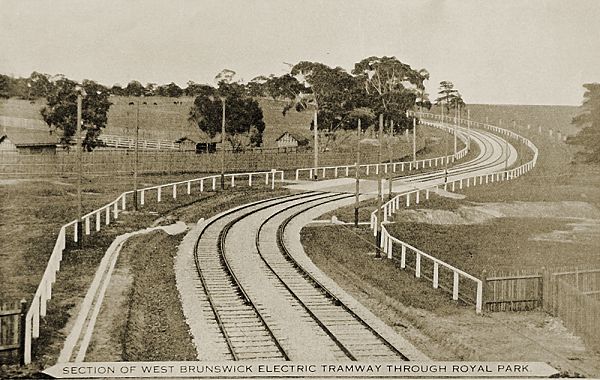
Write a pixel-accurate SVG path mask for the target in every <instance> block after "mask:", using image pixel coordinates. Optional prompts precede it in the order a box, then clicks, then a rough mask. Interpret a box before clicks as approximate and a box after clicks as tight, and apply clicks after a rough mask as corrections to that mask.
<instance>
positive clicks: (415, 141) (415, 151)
mask: <svg viewBox="0 0 600 380" xmlns="http://www.w3.org/2000/svg"><path fill="white" fill-rule="evenodd" d="M412 145H413V147H412V148H413V161H414V162H417V118H416V117H414V116H413V144H412Z"/></svg>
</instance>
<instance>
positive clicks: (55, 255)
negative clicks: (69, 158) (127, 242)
mask: <svg viewBox="0 0 600 380" xmlns="http://www.w3.org/2000/svg"><path fill="white" fill-rule="evenodd" d="M283 176H284V174H283V171H282V170H275V169H273V170H271V171H264V172H248V173H230V174H225V177H226V178H227V180H228V181H229V182H230V185H231V187H235V186H236V179H237V181H238V184H239V181H240V180H243V181H244V183H246V180H247V181H248V182H247V183H248V186H252V184H253V179H254V180H255V181H262V180H263V177H264V182H265V184H266V185H269V183H270V184H271V189H274V188H275V180H276V178H277V177H279V178H280V181H283V179H284V178H283ZM219 178H220V175H213V176H208V177H202V178H194V179H190V180H186V181H180V182H173V183H168V184H164V185H157V186H151V187H145V188H143V189H138V200H139V202H140V204H141V205H144V204H145V203H146V202H145V196H146V195H147V194H148V192H154V191H156V201H157V202H161V200H162V195H163V189H169V190H170V192H171V196H172V197H173V199H177V195H178V188H180V187H183V188H184V191H185V193H186V194H188V195H190V194H191V193H192V190H193V189H195V188H197V189H198V191H199V192H200V193H201V192H203V191H204V189H205V187H204V185H205V183H207V184H208V186H210V187H211V188H212V190H216V188H217V180H218V179H219ZM254 183H256V182H254ZM193 185H194V186H193ZM128 199H130V200H131V201H133V191H126V192H124V193H122V194H121V195H120V196H119V197H118V198H117V199H115V200H114V201H112V202H110V203H108V204H106V205H104V206H102V207H100V208H98V209H96V210H94V211H91V212H89V213H87V214H85V215H84V216H82V218H81V223H82V227H81V230H82V233H84V234H85V235H90V234H91V233H92V230H94V231H100V229H101V228H102V225H103V224H104V225H109V224H110V223H111V220H115V219H117V218H118V217H119V213H120V212H122V211H125V210H126V207H127V202H128ZM92 223H93V224H94V225H93V226H92ZM77 224H78V223H77V220H74V221H72V222H70V223H67V224H65V225H64V226H62V227H61V228H60V231H59V233H58V237H57V238H56V242H55V244H54V249H53V250H52V254H51V255H50V259H49V260H48V265H47V266H46V270H45V271H44V275H43V276H42V279H41V281H40V283H39V285H38V287H37V290H36V292H35V294H34V296H33V300H32V301H31V306H30V307H29V310H28V311H27V315H26V317H25V364H28V363H31V343H32V339H33V338H38V337H39V334H40V317H44V316H46V306H47V303H48V301H49V300H50V299H51V298H52V284H53V283H54V282H55V281H56V273H57V272H58V271H59V270H60V263H61V261H62V255H63V251H64V249H65V247H66V242H67V236H68V230H71V231H72V232H71V233H72V237H73V241H74V242H78V241H79V240H80V236H79V228H77Z"/></svg>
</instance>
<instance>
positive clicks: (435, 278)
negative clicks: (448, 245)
mask: <svg viewBox="0 0 600 380" xmlns="http://www.w3.org/2000/svg"><path fill="white" fill-rule="evenodd" d="M438 276H439V268H438V263H437V261H434V262H433V288H434V289H437V288H438V281H439V277H438Z"/></svg>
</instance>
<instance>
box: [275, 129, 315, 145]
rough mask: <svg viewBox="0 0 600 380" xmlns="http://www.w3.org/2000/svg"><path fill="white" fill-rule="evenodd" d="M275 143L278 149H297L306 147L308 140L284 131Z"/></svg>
mask: <svg viewBox="0 0 600 380" xmlns="http://www.w3.org/2000/svg"><path fill="white" fill-rule="evenodd" d="M275 141H276V142H277V147H278V148H297V147H300V146H306V145H308V143H309V140H308V139H307V138H306V137H304V136H300V135H298V134H296V133H291V132H288V131H285V132H284V133H283V134H282V135H281V136H279V137H278V138H277V139H276V140H275Z"/></svg>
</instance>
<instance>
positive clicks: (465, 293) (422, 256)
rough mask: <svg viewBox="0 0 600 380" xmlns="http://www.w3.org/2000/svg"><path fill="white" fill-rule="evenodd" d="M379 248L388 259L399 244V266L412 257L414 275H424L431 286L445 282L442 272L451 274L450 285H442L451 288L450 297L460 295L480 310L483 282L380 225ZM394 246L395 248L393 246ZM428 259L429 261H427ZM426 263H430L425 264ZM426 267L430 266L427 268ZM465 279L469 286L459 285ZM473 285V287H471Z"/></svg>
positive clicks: (438, 286)
mask: <svg viewBox="0 0 600 380" xmlns="http://www.w3.org/2000/svg"><path fill="white" fill-rule="evenodd" d="M380 244H381V248H382V250H383V252H384V253H385V254H386V255H387V258H388V259H393V258H394V252H396V248H397V247H398V246H399V248H400V267H401V268H402V269H404V268H406V267H407V261H409V258H411V257H412V258H414V260H413V262H414V266H412V267H413V268H414V271H415V277H416V278H421V277H425V278H428V279H430V280H431V282H432V285H433V288H434V289H438V288H440V287H442V285H443V284H445V283H446V281H444V279H445V278H447V276H444V274H450V276H451V285H449V284H446V285H445V286H444V287H446V288H448V289H451V291H452V299H453V300H458V299H459V297H461V295H462V297H461V298H462V299H463V300H465V301H468V302H473V303H475V311H476V312H477V313H481V312H482V300H483V282H482V281H481V280H480V279H478V278H476V277H474V276H472V275H470V274H468V273H467V272H464V271H462V270H460V269H458V268H456V267H454V266H452V265H450V264H448V263H445V262H444V261H442V260H440V259H438V258H435V257H433V256H431V255H429V254H427V253H425V252H423V251H421V250H420V249H418V248H415V247H413V246H412V245H410V244H407V243H405V242H403V241H401V240H399V239H398V238H395V237H394V236H392V235H390V233H389V232H388V231H387V229H386V228H385V226H382V227H381V242H380ZM394 247H396V248H394ZM427 260H429V262H427ZM427 263H429V264H431V265H427ZM426 268H430V269H429V270H427V269H426ZM425 273H431V275H430V276H431V277H428V276H425V275H424V274H425ZM461 278H463V279H466V280H468V281H470V282H471V284H470V285H471V286H468V285H467V286H463V287H462V288H461V286H460V279H461ZM473 285H474V289H473Z"/></svg>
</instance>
